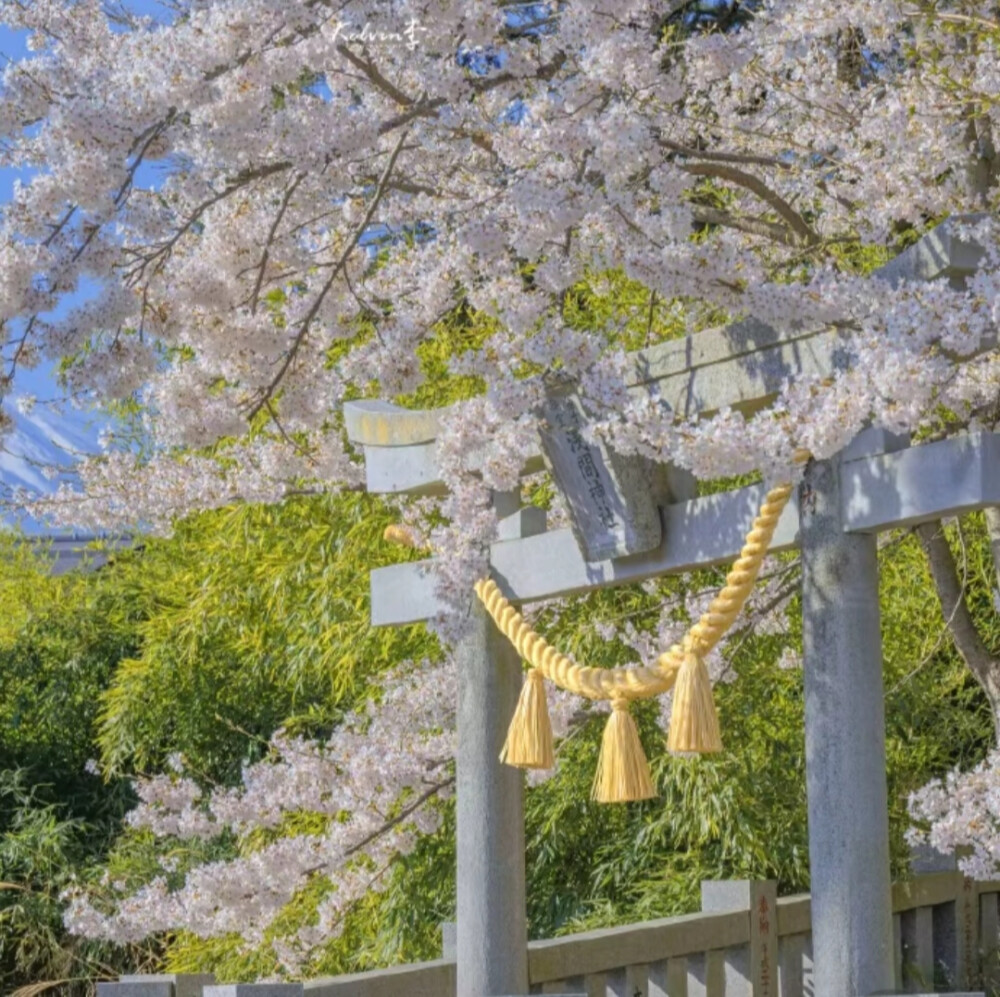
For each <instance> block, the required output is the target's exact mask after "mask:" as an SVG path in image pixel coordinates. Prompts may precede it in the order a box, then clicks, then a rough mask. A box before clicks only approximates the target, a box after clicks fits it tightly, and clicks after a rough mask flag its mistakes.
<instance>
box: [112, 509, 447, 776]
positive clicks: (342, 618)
mask: <svg viewBox="0 0 1000 997" xmlns="http://www.w3.org/2000/svg"><path fill="white" fill-rule="evenodd" d="M392 519H393V516H392V514H391V512H390V511H389V510H388V509H387V508H386V507H385V506H384V504H382V503H380V502H379V501H378V500H377V499H374V498H371V497H368V496H366V495H362V494H346V495H342V496H337V497H330V496H313V497H304V498H298V499H293V500H290V501H288V502H286V503H285V504H284V505H282V506H273V507H252V506H237V507H233V508H229V509H224V510H219V511H215V512H211V513H204V514H202V515H199V516H196V517H192V518H191V519H189V520H187V521H186V522H185V523H183V524H181V525H180V527H179V529H178V531H177V534H176V535H175V536H174V537H173V538H171V539H170V540H166V541H162V540H157V541H150V542H148V543H147V544H146V547H145V549H144V550H143V551H141V552H139V551H134V552H130V553H127V554H124V555H122V556H121V558H120V559H119V564H118V565H117V567H116V577H117V579H118V581H117V582H116V584H119V585H123V586H126V587H130V588H133V589H135V590H136V591H137V594H140V597H141V598H142V599H144V600H146V602H147V604H148V615H147V617H146V619H145V620H144V621H143V622H142V624H141V625H140V626H139V627H138V629H137V635H138V638H139V641H140V646H141V651H140V653H138V654H136V655H134V656H131V657H128V658H126V659H124V660H122V661H121V663H120V664H119V667H118V669H117V671H116V673H115V676H114V679H113V681H112V683H111V686H110V688H109V689H108V691H107V693H106V694H105V696H104V701H103V703H104V705H103V709H102V712H101V718H100V719H101V730H100V746H101V751H102V758H103V761H104V764H105V766H106V767H107V768H108V770H109V771H121V770H123V769H125V768H127V767H135V768H138V769H140V770H147V769H149V770H152V769H155V768H158V767H159V766H162V764H163V763H164V761H165V759H166V758H167V757H168V756H169V755H171V754H174V753H179V754H181V755H183V757H184V761H185V765H186V766H187V768H188V769H189V770H190V771H193V772H196V773H199V774H200V775H201V776H203V777H204V778H206V779H211V780H213V781H229V780H232V779H233V778H235V777H237V776H238V773H239V767H240V765H241V763H242V762H243V761H245V760H246V759H247V758H248V757H256V756H257V755H259V750H260V747H261V746H262V745H263V744H265V743H266V741H267V738H268V737H269V736H270V735H271V734H272V733H273V731H275V730H276V729H277V728H278V727H282V726H284V727H286V728H287V729H291V730H294V731H296V732H299V733H305V734H311V735H315V736H322V735H324V734H328V733H329V731H330V730H331V729H332V727H333V726H334V725H335V724H336V723H337V722H338V720H339V718H340V717H341V716H342V715H343V711H344V710H345V709H349V708H350V707H351V706H352V705H353V704H354V703H355V702H356V700H357V698H358V696H360V695H362V694H363V693H364V694H366V693H367V691H368V690H369V688H370V680H371V678H372V676H373V675H374V674H376V673H377V672H378V671H379V670H382V669H384V668H386V667H387V666H389V665H391V664H393V663H396V662H400V661H404V660H406V659H408V658H422V657H425V656H427V655H429V654H433V653H434V648H435V644H434V642H433V641H432V640H430V639H429V638H428V637H427V635H426V634H425V633H424V632H423V631H422V630H418V629H417V628H407V629H398V630H375V629H372V628H371V627H369V625H368V619H369V608H368V591H367V590H368V570H369V568H370V567H372V566H374V565H376V564H377V563H378V562H379V560H382V561H388V560H392V559H398V558H399V551H398V549H397V548H392V547H390V545H389V544H387V543H385V542H384V541H383V540H382V531H383V530H384V528H385V526H386V525H388V523H389V522H391V521H392Z"/></svg>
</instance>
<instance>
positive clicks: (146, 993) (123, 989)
mask: <svg viewBox="0 0 1000 997" xmlns="http://www.w3.org/2000/svg"><path fill="white" fill-rule="evenodd" d="M97 997H174V985H173V984H172V983H169V982H167V981H165V980H162V979H161V980H159V981H150V980H144V981H141V982H138V981H134V982H130V983H122V982H119V983H98V984H97Z"/></svg>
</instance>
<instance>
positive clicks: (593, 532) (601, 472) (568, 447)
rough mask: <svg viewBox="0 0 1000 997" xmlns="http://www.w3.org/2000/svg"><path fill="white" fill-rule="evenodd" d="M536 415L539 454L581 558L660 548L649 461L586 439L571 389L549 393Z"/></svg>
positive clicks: (579, 403)
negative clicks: (557, 493) (551, 478)
mask: <svg viewBox="0 0 1000 997" xmlns="http://www.w3.org/2000/svg"><path fill="white" fill-rule="evenodd" d="M540 415H541V428H540V431H539V436H540V438H541V445H542V455H543V457H544V459H545V464H546V466H547V467H548V469H549V471H550V472H551V473H552V477H553V480H554V481H555V484H556V487H558V489H559V491H560V492H561V494H562V497H563V499H564V501H565V503H566V508H567V511H568V512H569V517H570V522H571V524H572V529H573V534H574V536H575V537H576V540H577V543H579V545H580V550H581V552H582V553H583V557H584V559H585V560H587V561H603V560H606V559H608V558H615V557H625V556H627V555H629V554H638V553H642V552H644V551H648V550H652V549H653V548H655V547H658V546H659V544H660V539H661V537H662V524H661V522H660V513H659V509H658V507H657V503H656V497H655V495H654V494H653V489H652V478H651V469H650V465H649V462H648V461H646V460H643V459H642V458H639V457H623V456H622V455H620V454H617V453H615V452H614V451H613V450H611V449H610V448H609V447H607V446H605V445H604V444H603V443H588V442H587V441H586V440H585V439H584V437H583V430H584V428H585V427H586V425H587V423H588V422H589V421H590V418H589V416H588V414H587V412H586V410H585V409H584V406H583V402H582V401H581V399H580V397H579V395H577V394H575V393H574V392H572V391H560V392H553V393H551V394H550V395H549V396H548V397H547V398H546V400H545V404H544V405H543V407H542V410H541V413H540Z"/></svg>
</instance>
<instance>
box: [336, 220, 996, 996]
mask: <svg viewBox="0 0 1000 997" xmlns="http://www.w3.org/2000/svg"><path fill="white" fill-rule="evenodd" d="M980 258H981V253H980V251H979V249H978V248H977V247H975V246H973V245H970V244H967V243H963V242H961V241H959V240H958V238H957V237H955V236H954V235H953V232H952V225H951V223H949V222H945V223H943V224H942V225H941V226H939V227H938V228H937V229H935V230H934V231H933V232H931V233H930V234H929V235H927V236H925V237H924V238H923V239H922V240H921V241H920V242H919V243H917V244H916V245H914V246H913V247H911V248H910V249H908V250H907V251H905V252H904V253H902V254H901V255H900V256H899V257H897V258H896V259H895V260H893V261H892V262H891V263H890V264H888V265H887V266H886V267H883V268H882V270H881V271H880V275H881V276H882V277H884V278H886V279H888V280H890V281H893V282H895V281H898V280H900V279H919V280H950V281H951V282H952V283H953V284H955V285H956V286H960V285H961V284H962V282H963V281H964V279H965V277H966V276H968V275H969V274H971V273H972V272H974V270H975V269H976V266H977V265H978V262H979V260H980ZM844 335H845V334H844V333H841V332H839V331H836V330H830V329H821V330H815V329H802V330H796V331H794V332H792V333H778V332H776V331H774V330H773V329H771V328H769V327H768V326H765V325H762V324H760V323H758V322H752V321H750V322H740V323H737V324H735V325H731V326H728V327H726V328H722V329H716V330H710V331H706V332H703V333H700V334H697V335H695V336H692V337H690V338H688V339H686V340H682V341H674V342H667V343H663V344H660V345H657V346H655V347H652V348H649V349H646V350H642V351H640V352H638V353H636V354H633V355H631V357H630V359H631V360H632V361H633V363H632V367H631V371H632V377H631V382H632V386H631V388H630V390H632V391H637V392H646V391H648V390H650V389H651V388H655V390H656V393H657V394H658V396H659V397H660V398H661V399H662V401H663V402H664V404H666V405H669V406H670V408H671V409H672V410H673V411H675V412H679V413H684V414H694V413H701V414H707V413H710V412H712V411H715V410H717V409H719V408H721V407H722V406H724V405H730V406H732V407H733V408H738V409H741V410H743V411H747V412H752V411H754V410H756V409H759V408H761V407H763V406H765V405H767V404H768V403H769V402H770V400H771V399H772V398H773V397H774V395H775V393H776V392H777V390H778V389H779V388H780V386H781V383H782V381H783V380H784V379H785V378H787V377H795V376H797V375H802V374H819V375H821V376H824V375H828V374H830V373H832V372H833V371H834V370H836V369H838V368H839V367H842V366H843V365H844V363H845V351H844V350H843V344H844V338H843V337H844ZM985 345H986V346H987V347H989V348H993V347H995V345H996V344H995V342H994V343H989V344H985ZM551 404H552V406H553V410H552V417H551V418H550V419H549V424H550V427H552V426H554V429H553V430H552V432H551V433H547V435H548V437H549V438H548V439H546V438H544V437H543V438H542V439H541V440H540V441H539V449H540V451H543V452H544V455H545V464H546V465H547V466H549V467H550V468H551V469H552V470H553V472H554V475H555V477H556V479H557V483H558V484H559V485H560V487H561V489H562V491H563V494H564V496H565V497H566V499H567V503H568V506H569V509H570V513H571V518H572V519H573V520H574V525H573V528H572V529H560V530H553V531H546V530H545V522H544V513H542V512H541V511H540V510H538V509H533V508H532V509H522V508H520V502H519V499H518V497H517V496H516V495H515V494H498V495H496V496H495V497H494V502H495V506H496V509H497V514H498V517H499V519H500V527H499V539H498V540H497V542H495V543H494V544H493V545H492V546H491V548H490V564H491V574H492V577H493V578H494V580H495V581H496V582H497V584H498V585H499V586H500V587H501V589H502V590H503V592H504V594H505V595H506V596H507V598H509V599H510V600H511V601H512V602H514V603H527V602H531V601H534V600H539V599H545V598H551V597H556V596H564V595H571V594H577V593H583V592H588V591H591V590H593V589H597V588H603V587H605V586H609V585H621V584H624V583H628V582H635V581H640V580H642V579H646V578H651V577H655V576H658V575H663V574H667V573H671V572H683V571H689V570H692V569H695V568H699V567H707V566H711V565H718V564H723V563H726V562H729V561H731V560H733V559H734V558H735V557H736V555H737V554H738V552H739V550H740V547H741V545H742V543H743V538H744V535H745V533H746V531H747V529H748V528H749V525H750V523H751V521H752V519H753V517H754V516H755V515H756V513H757V510H758V509H759V507H760V503H761V500H762V498H763V495H764V488H763V486H752V487H748V488H741V489H739V490H736V491H731V492H727V493H724V494H720V495H714V496H711V497H708V498H695V497H694V491H693V487H692V486H693V481H692V479H691V478H690V476H689V475H686V474H684V473H681V472H679V471H677V470H676V469H669V468H668V469H660V471H661V473H660V474H659V475H654V476H653V477H650V476H649V472H650V469H649V468H648V467H641V466H639V465H637V463H636V462H635V461H632V462H630V461H628V460H623V459H622V458H621V457H619V456H618V455H615V454H611V453H608V452H607V450H606V449H604V448H601V447H596V446H595V447H588V446H587V445H586V444H582V443H581V441H580V437H579V435H578V433H576V429H577V428H578V422H579V419H580V418H581V417H582V414H581V412H580V410H579V409H578V408H576V409H575V408H574V402H573V399H572V396H561V397H558V398H555V399H553V400H552V402H551ZM438 420H439V413H438V412H434V411H429V412H428V411H425V412H414V411H408V410H404V409H400V408H397V407H395V406H392V405H388V404H386V403H382V402H354V403H349V404H348V405H347V406H345V422H346V425H347V431H348V435H349V437H350V439H351V440H352V441H353V442H354V443H356V444H359V445H361V446H363V448H364V454H365V463H366V476H367V487H368V490H369V491H371V492H377V493H383V494H385V493H408V494H434V493H439V492H441V491H442V490H443V485H442V483H441V480H440V475H439V473H438V471H437V468H436V465H435V459H434V453H435V442H434V440H435V436H436V434H437V427H438ZM574 420H576V421H574ZM581 448H582V450H581ZM581 452H583V453H584V456H583V459H580V460H576V459H575V458H576V457H577V456H579V455H580V453H581ZM567 453H569V454H570V456H571V457H573V458H574V459H569V460H567V459H566V458H567ZM542 466H544V465H543V462H542V459H541V457H539V458H533V459H532V460H531V461H529V463H528V465H527V466H526V467H525V473H528V472H530V471H532V470H535V469H538V468H540V467H542ZM581 474H582V475H583V477H582V478H581V477H580V475H581ZM574 475H575V478H574ZM643 483H645V487H642V484H643ZM595 495H596V496H597V499H595ZM595 501H596V503H597V505H598V508H597V510H596V513H595V511H594V505H595ZM644 502H645V503H646V505H644ZM650 502H651V503H652V509H653V512H654V516H653V518H652V519H651V518H650V515H649V507H648V503H650ZM996 504H1000V435H994V434H972V435H965V436H960V437H954V438H951V439H947V440H943V441H939V442H936V443H929V444H926V445H922V446H913V447H910V446H909V441H908V440H907V439H905V438H903V437H897V436H893V435H892V434H889V433H886V432H884V431H881V430H874V429H868V430H865V431H863V432H862V433H861V434H860V435H859V436H858V437H857V438H856V439H855V440H854V441H853V442H852V443H851V445H850V446H848V447H847V448H846V449H845V450H844V451H842V452H841V453H840V454H838V455H837V456H836V457H835V458H833V459H831V460H824V461H815V462H812V463H811V464H810V465H809V467H808V469H807V471H806V475H805V480H804V482H803V484H802V487H801V488H800V490H799V494H798V497H797V500H794V499H793V501H792V502H790V503H789V505H788V506H787V507H786V509H785V511H784V514H783V515H782V518H781V520H780V522H779V525H778V528H777V531H776V533H775V537H774V540H773V542H772V545H771V550H772V551H782V550H789V549H791V548H794V547H798V548H800V550H801V553H802V595H803V600H802V602H803V645H804V682H805V735H806V782H807V791H808V803H809V806H808V810H809V855H810V866H811V875H812V918H813V954H814V966H815V989H816V993H817V994H819V995H822V997H867V995H870V994H874V993H878V992H888V991H891V990H892V989H893V957H892V943H893V929H892V911H891V893H890V877H889V844H888V810H887V798H886V797H887V793H886V778H885V721H884V706H883V688H882V649H881V636H880V629H879V604H878V566H877V560H876V536H877V534H878V533H879V532H880V531H881V530H886V529H890V528H893V527H899V526H907V525H912V524H916V523H920V522H925V521H928V520H934V519H939V518H941V517H946V516H955V515H959V514H961V513H966V512H971V511H973V510H976V509H982V508H984V507H986V506H989V505H996ZM657 508H659V515H658V516H656V515H655V513H656V511H657ZM430 563H431V562H428V561H421V562H411V563H406V564H397V565H393V566H390V567H387V568H381V569H378V570H376V571H373V572H372V574H371V595H372V603H371V605H372V609H371V613H372V623H373V624H374V625H382V626H389V625H401V624H406V623H412V622H416V621H419V620H425V619H428V618H430V617H432V616H434V615H436V614H437V613H438V612H439V611H441V610H442V609H443V607H442V606H441V605H440V604H439V602H438V600H437V598H436V596H435V591H434V590H435V583H434V577H433V574H432V573H430V572H428V570H427V569H428V566H429V564H430ZM470 614H471V616H472V619H473V626H472V628H471V631H470V634H469V636H467V637H466V639H465V641H464V643H463V644H462V646H461V647H460V648H458V664H459V669H460V676H459V702H458V714H457V723H458V744H459V750H458V759H457V791H456V792H457V809H458V831H457V834H458V874H457V973H458V976H457V979H458V997H499V995H514V994H526V993H527V992H528V976H527V955H526V953H527V933H526V917H525V879H524V820H523V777H522V773H521V772H519V771H517V770H516V769H513V768H509V767H507V766H503V765H501V764H500V762H499V760H498V755H499V753H500V749H501V746H502V744H503V741H504V738H505V735H506V727H507V724H508V722H509V720H510V717H511V715H512V714H513V711H514V707H515V704H516V701H517V698H518V694H519V691H520V686H521V682H522V671H521V664H520V660H519V656H518V654H517V652H516V651H514V649H513V648H512V647H511V646H510V644H509V643H508V642H507V640H506V638H504V637H503V636H502V635H501V634H500V633H499V632H498V631H497V630H496V628H495V626H494V624H493V622H492V620H491V619H490V618H489V617H488V615H487V614H486V613H485V611H484V610H483V609H482V607H481V606H480V605H479V602H478V600H477V599H476V597H475V596H474V595H473V593H472V592H470Z"/></svg>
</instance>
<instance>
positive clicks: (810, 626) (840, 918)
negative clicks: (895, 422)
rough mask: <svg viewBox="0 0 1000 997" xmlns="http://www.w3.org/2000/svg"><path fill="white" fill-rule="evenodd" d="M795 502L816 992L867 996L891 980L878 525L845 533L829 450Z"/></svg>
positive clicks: (813, 467)
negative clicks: (874, 531) (871, 532)
mask: <svg viewBox="0 0 1000 997" xmlns="http://www.w3.org/2000/svg"><path fill="white" fill-rule="evenodd" d="M799 507H800V542H801V549H802V607H803V608H802V618H803V619H802V638H803V652H804V682H805V735H806V788H807V794H808V805H809V860H810V870H811V879H812V924H813V936H812V937H813V951H814V959H815V992H816V993H817V994H822V995H827V994H829V995H831V997H832V995H834V994H836V995H837V997H867V995H869V994H872V993H875V992H877V991H879V990H890V989H891V988H892V987H893V985H894V971H893V930H892V905H891V896H892V895H891V892H890V878H889V831H888V816H887V815H888V805H887V791H886V780H885V718H884V705H883V689H882V649H881V635H880V630H879V600H878V562H877V558H876V546H875V537H874V536H867V535H860V534H854V535H852V534H845V533H844V525H843V522H842V519H841V495H840V482H839V468H838V463H837V462H836V461H817V462H815V463H813V464H811V465H810V466H809V467H808V468H807V470H806V474H805V479H804V481H803V484H802V487H801V490H800V497H799ZM848 815H849V819H846V818H847V817H848Z"/></svg>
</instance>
